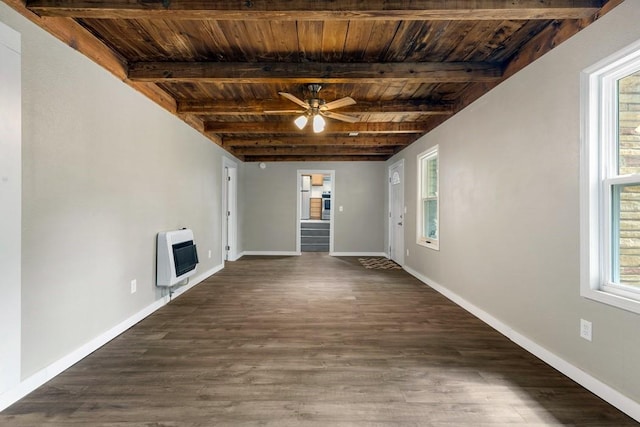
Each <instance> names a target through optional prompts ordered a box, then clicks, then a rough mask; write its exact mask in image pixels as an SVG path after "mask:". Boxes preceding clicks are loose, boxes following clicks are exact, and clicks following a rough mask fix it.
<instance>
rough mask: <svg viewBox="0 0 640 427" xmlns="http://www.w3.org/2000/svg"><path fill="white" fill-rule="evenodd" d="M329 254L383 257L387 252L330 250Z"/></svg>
mask: <svg viewBox="0 0 640 427" xmlns="http://www.w3.org/2000/svg"><path fill="white" fill-rule="evenodd" d="M329 255H331V256H373V257H380V256H382V257H385V258H387V254H385V253H384V252H331V253H330V254H329Z"/></svg>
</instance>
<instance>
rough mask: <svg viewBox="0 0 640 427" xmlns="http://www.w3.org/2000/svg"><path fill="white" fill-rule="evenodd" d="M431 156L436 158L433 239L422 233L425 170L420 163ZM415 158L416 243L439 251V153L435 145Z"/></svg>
mask: <svg viewBox="0 0 640 427" xmlns="http://www.w3.org/2000/svg"><path fill="white" fill-rule="evenodd" d="M432 157H435V158H436V159H437V160H438V161H437V167H436V176H437V181H436V197H435V199H436V201H437V209H436V216H437V226H436V230H437V231H436V234H437V237H436V238H435V239H434V238H429V237H426V236H424V235H423V230H424V223H423V221H424V212H423V210H424V204H423V203H422V186H423V184H424V178H423V173H425V172H426V171H423V169H422V163H423V160H427V159H429V158H432ZM417 160H418V165H417V166H418V198H417V202H418V203H417V205H418V209H417V213H418V215H417V227H416V243H417V244H418V245H421V246H425V247H427V248H430V249H433V250H436V251H439V250H440V154H439V150H438V146H437V145H435V146H433V147H431V148H429V149H428V150H427V151H424V152H422V153H420V154H418V156H417Z"/></svg>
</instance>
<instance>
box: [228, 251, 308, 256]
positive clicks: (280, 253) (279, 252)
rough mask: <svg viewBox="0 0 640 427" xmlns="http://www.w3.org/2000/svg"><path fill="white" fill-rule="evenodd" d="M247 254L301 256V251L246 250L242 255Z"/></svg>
mask: <svg viewBox="0 0 640 427" xmlns="http://www.w3.org/2000/svg"><path fill="white" fill-rule="evenodd" d="M245 255H264V256H299V255H300V252H295V251H244V252H242V255H241V256H245Z"/></svg>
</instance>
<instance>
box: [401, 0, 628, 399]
mask: <svg viewBox="0 0 640 427" xmlns="http://www.w3.org/2000/svg"><path fill="white" fill-rule="evenodd" d="M638 22H640V2H637V1H627V2H625V3H623V4H622V5H621V6H619V7H618V8H616V9H615V10H613V11H612V12H611V13H610V14H607V15H606V16H605V17H603V18H602V19H601V20H599V21H598V22H596V23H594V24H593V25H591V26H589V27H588V28H586V29H585V30H583V31H582V32H580V33H579V34H577V35H576V36H574V37H573V38H571V39H570V40H568V41H567V42H565V43H563V44H562V45H560V46H559V47H557V48H556V49H554V50H553V51H551V52H550V53H548V54H547V55H545V56H544V57H542V58H541V59H539V60H538V61H536V62H534V63H533V64H531V65H530V66H528V67H527V68H525V69H524V70H523V71H521V72H519V73H518V74H516V75H515V76H513V77H511V78H510V79H508V80H507V81H506V82H504V83H502V84H501V85H499V86H498V87H497V88H496V89H494V90H493V91H491V92H490V93H488V94H487V95H485V96H483V97H482V98H481V99H479V100H478V101H477V102H475V103H473V104H472V105H471V106H469V107H468V108H467V109H465V110H464V111H462V112H461V113H459V114H458V115H456V116H455V117H453V118H452V119H450V120H448V121H447V122H446V123H444V124H443V125H441V126H440V127H438V128H437V129H436V130H435V131H433V132H431V133H430V134H429V135H427V136H425V137H423V138H422V139H421V140H420V141H419V142H417V143H415V144H413V145H411V146H410V147H409V148H408V149H405V150H404V151H402V152H401V153H399V154H398V155H397V156H396V157H395V158H394V159H391V160H390V161H389V163H391V162H394V161H395V160H397V159H398V158H405V159H406V177H407V179H406V184H407V187H406V193H405V194H406V204H407V205H408V208H409V212H408V217H407V230H406V235H405V239H406V240H405V241H406V244H407V247H408V248H409V249H410V256H409V257H407V258H406V259H405V262H406V263H407V265H408V266H409V267H411V268H413V269H414V270H417V271H418V272H420V273H421V274H423V275H425V276H427V277H429V278H431V279H433V280H434V281H436V282H437V283H439V284H440V285H442V286H444V287H446V288H448V289H449V290H451V291H453V292H454V293H456V294H458V295H459V296H461V297H462V298H464V299H466V300H467V301H469V302H471V303H472V304H474V305H476V306H477V307H479V308H480V309H482V310H484V311H486V312H488V313H489V314H490V315H492V316H494V317H495V318H497V319H499V320H500V321H502V322H504V323H505V324H506V325H508V326H509V327H510V328H512V329H513V330H515V331H516V332H518V333H520V334H522V335H524V336H526V337H528V338H530V339H531V340H533V341H534V342H536V343H538V344H539V345H540V346H542V347H544V348H546V349H548V350H550V351H551V352H553V353H555V354H556V355H557V356H560V357H561V358H563V359H565V360H566V361H568V362H570V363H571V364H573V365H574V366H576V367H578V368H580V369H582V370H583V371H585V372H587V373H589V374H591V375H592V376H594V377H595V378H597V379H599V380H601V381H602V382H604V383H606V384H608V385H609V386H611V387H613V388H614V389H616V390H618V391H620V392H621V393H623V394H625V395H626V396H628V397H630V398H631V399H634V400H635V401H636V402H640V387H638V384H640V370H638V368H637V367H638V360H640V341H638V339H637V338H638V332H639V331H640V316H638V315H637V314H632V313H629V312H626V311H622V310H619V309H616V308H613V307H610V306H607V305H603V304H599V303H595V302H593V301H590V300H587V299H584V298H582V297H580V284H579V279H580V265H579V247H580V235H579V161H580V72H581V71H582V70H583V69H584V68H586V67H587V66H589V65H591V64H593V63H595V62H597V61H599V60H600V59H602V58H604V57H606V56H608V55H610V54H612V53H613V52H615V51H616V50H618V49H621V48H623V47H624V46H626V45H627V44H630V43H632V42H634V41H636V40H638V39H639V38H640V26H639V25H638ZM435 144H439V146H440V174H441V177H440V178H441V182H440V194H441V210H440V215H441V218H440V223H441V237H440V251H439V252H436V251H432V250H430V249H427V248H424V247H420V246H418V245H416V244H415V241H416V236H415V233H416V183H417V178H416V155H417V154H418V153H420V152H421V151H423V150H425V149H426V148H428V147H431V146H433V145H435ZM581 318H584V319H588V320H590V321H592V322H593V334H594V335H593V342H587V341H585V340H583V339H581V338H580V337H579V335H578V332H579V328H578V325H579V321H580V319H581Z"/></svg>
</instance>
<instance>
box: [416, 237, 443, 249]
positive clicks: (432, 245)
mask: <svg viewBox="0 0 640 427" xmlns="http://www.w3.org/2000/svg"><path fill="white" fill-rule="evenodd" d="M416 243H417V244H418V245H419V246H424V247H425V248H429V249H433V250H434V251H439V250H440V242H439V241H438V240H418V241H417V242H416Z"/></svg>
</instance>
